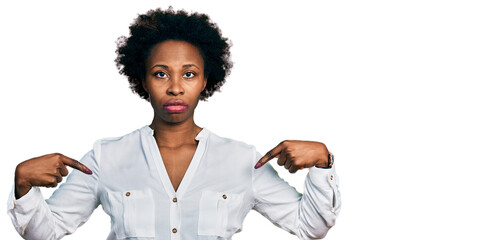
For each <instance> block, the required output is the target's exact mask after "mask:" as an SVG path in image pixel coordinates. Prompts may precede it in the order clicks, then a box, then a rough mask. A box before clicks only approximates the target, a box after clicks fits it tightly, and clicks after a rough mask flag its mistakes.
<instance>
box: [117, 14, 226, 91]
mask: <svg viewBox="0 0 481 240" xmlns="http://www.w3.org/2000/svg"><path fill="white" fill-rule="evenodd" d="M165 40H181V41H186V42H189V43H191V44H192V45H194V46H196V47H197V48H198V49H199V51H200V52H201V55H202V58H203V59H204V75H205V76H207V85H206V87H205V89H204V91H202V92H201V93H200V97H199V98H200V100H206V99H207V98H209V97H210V96H212V94H214V92H216V91H219V89H220V87H221V86H222V85H223V84H224V82H225V78H226V77H227V76H228V75H229V74H230V70H231V68H232V62H231V60H230V51H229V49H230V46H231V44H230V41H229V40H228V39H227V38H225V37H222V34H221V30H220V29H219V27H218V26H217V25H216V24H215V23H213V22H212V21H211V20H210V18H209V16H207V15H206V14H201V13H190V14H189V13H187V12H186V11H184V10H179V11H174V10H173V9H172V7H169V8H168V9H167V10H161V9H160V8H158V9H155V10H150V11H148V12H147V13H146V14H141V15H139V16H138V17H137V18H136V19H135V21H134V23H133V24H132V25H131V26H130V36H129V37H125V36H121V37H119V39H118V40H117V50H116V53H117V58H116V59H115V62H116V64H117V68H118V69H119V73H120V74H123V75H126V76H127V78H128V80H129V83H130V88H131V89H132V91H133V92H135V93H137V94H139V96H140V97H141V98H143V99H148V97H149V95H148V93H147V92H146V91H145V89H144V88H143V86H142V81H144V80H145V77H146V75H145V74H146V70H145V69H146V68H145V61H146V60H147V58H148V57H149V56H150V52H151V50H152V48H153V46H154V45H156V44H157V43H160V42H162V41H165Z"/></svg>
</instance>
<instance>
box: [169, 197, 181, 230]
mask: <svg viewBox="0 0 481 240" xmlns="http://www.w3.org/2000/svg"><path fill="white" fill-rule="evenodd" d="M170 226H171V229H172V231H171V234H170V238H171V239H180V234H179V227H180V206H179V199H178V198H177V196H176V195H174V196H172V198H171V203H170Z"/></svg>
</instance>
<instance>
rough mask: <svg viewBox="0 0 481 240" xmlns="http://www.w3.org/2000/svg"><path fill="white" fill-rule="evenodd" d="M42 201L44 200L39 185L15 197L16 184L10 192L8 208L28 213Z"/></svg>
mask: <svg viewBox="0 0 481 240" xmlns="http://www.w3.org/2000/svg"><path fill="white" fill-rule="evenodd" d="M41 201H44V199H43V195H42V192H41V191H40V188H39V187H32V188H31V189H30V191H28V193H27V194H25V195H24V196H22V197H21V198H19V199H15V184H14V186H13V188H12V191H11V192H10V196H9V199H8V204H7V210H8V211H11V210H13V211H15V212H18V213H28V212H30V211H32V210H33V209H35V208H36V207H37V206H38V204H40V202H41Z"/></svg>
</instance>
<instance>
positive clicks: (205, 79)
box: [201, 77, 207, 92]
mask: <svg viewBox="0 0 481 240" xmlns="http://www.w3.org/2000/svg"><path fill="white" fill-rule="evenodd" d="M206 85H207V77H204V86H203V87H202V91H204V89H205V86H206ZM202 91H201V92H202Z"/></svg>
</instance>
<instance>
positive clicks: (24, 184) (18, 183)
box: [15, 167, 32, 199]
mask: <svg viewBox="0 0 481 240" xmlns="http://www.w3.org/2000/svg"><path fill="white" fill-rule="evenodd" d="M18 172H19V169H18V167H17V169H16V170H15V198H16V199H19V198H21V197H22V196H24V195H25V194H27V193H28V192H29V191H30V189H31V188H32V184H30V182H28V181H27V180H26V179H24V178H22V177H20V176H19V174H18Z"/></svg>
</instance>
